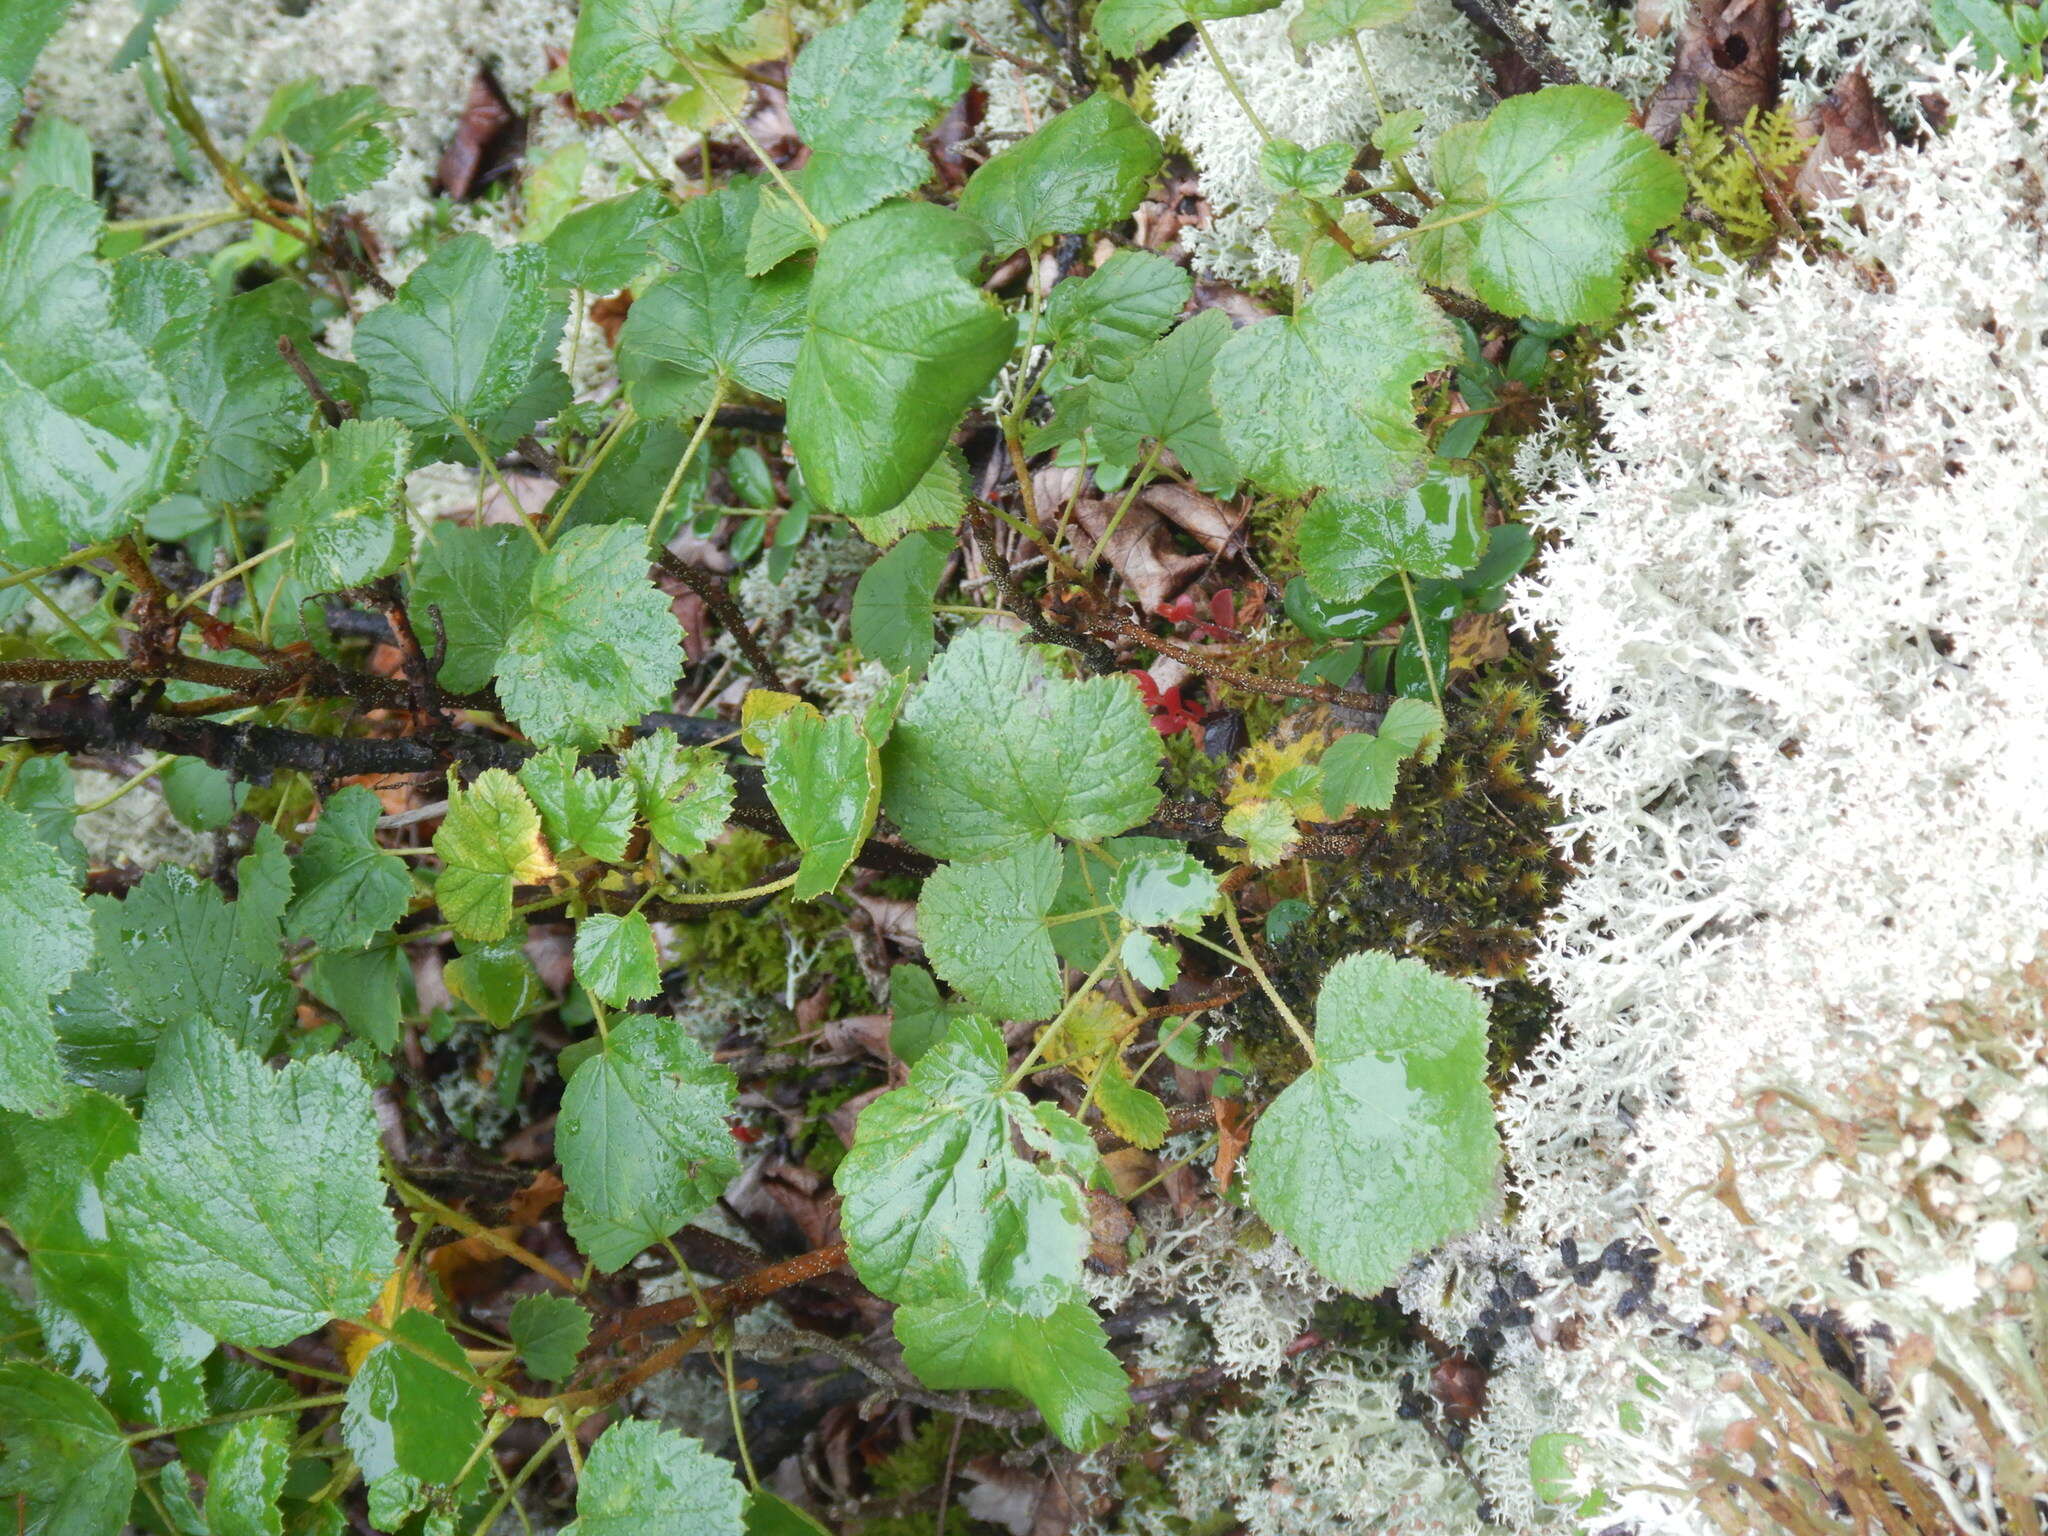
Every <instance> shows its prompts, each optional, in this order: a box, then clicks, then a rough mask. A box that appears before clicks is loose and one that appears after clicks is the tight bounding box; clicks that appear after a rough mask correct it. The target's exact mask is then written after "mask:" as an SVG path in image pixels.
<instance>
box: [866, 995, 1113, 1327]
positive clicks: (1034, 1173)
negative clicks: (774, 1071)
mask: <svg viewBox="0 0 2048 1536" xmlns="http://www.w3.org/2000/svg"><path fill="white" fill-rule="evenodd" d="M1008 1069H1009V1057H1008V1052H1007V1051H1006V1050H1005V1049H1004V1046H1003V1037H1002V1036H1001V1035H1000V1034H999V1033H998V1032H997V1031H996V1028H995V1026H994V1025H992V1024H989V1023H987V1022H986V1021H985V1020H982V1019H978V1018H966V1019H960V1020H956V1021H955V1022H954V1024H953V1025H952V1027H951V1028H950V1029H948V1031H947V1032H946V1037H945V1039H944V1040H942V1041H940V1042H939V1044H937V1045H935V1046H933V1047H932V1048H931V1049H930V1050H928V1051H926V1052H925V1054H924V1055H923V1057H922V1058H920V1059H919V1061H918V1063H917V1065H916V1066H914V1067H912V1068H911V1070H910V1081H909V1083H908V1084H907V1085H905V1086H904V1087H901V1088H898V1089H895V1090H894V1091H892V1092H889V1093H885V1094H883V1095H882V1096H881V1097H880V1098H879V1099H876V1100H875V1101H874V1102H873V1103H872V1104H870V1105H868V1106H867V1108H866V1109H864V1110H862V1111H861V1113H860V1120H859V1123H858V1126H857V1128H856V1131H855V1135H854V1144H853V1148H852V1150H850V1151H849V1152H848V1153H847V1154H846V1158H845V1160H844V1161H843V1162H841V1163H840V1165H839V1171H838V1173H837V1175H836V1176H835V1180H834V1182H835V1183H836V1184H837V1186H838V1188H839V1192H840V1194H841V1195H842V1196H843V1197H844V1199H843V1203H842V1205H841V1207H840V1221H841V1224H842V1226H843V1228H844V1230H845V1233H846V1242H847V1248H848V1251H849V1254H850V1256H851V1258H852V1260H853V1267H854V1270H855V1272H856V1273H857V1274H859V1276H860V1278H861V1280H862V1282H863V1283H864V1284H866V1286H867V1287H868V1289H869V1290H871V1291H873V1292H874V1293H875V1294H876V1295H878V1296H881V1297H883V1298H884V1299H886V1300H890V1301H898V1302H905V1303H915V1302H929V1301H949V1300H955V1299H958V1298H961V1297H968V1296H986V1297H989V1298H991V1299H995V1300H999V1301H1003V1302H1006V1303H1008V1304H1011V1305H1014V1306H1016V1307H1019V1308H1021V1309H1023V1310H1026V1311H1029V1312H1032V1313H1034V1314H1036V1315H1040V1316H1043V1315H1044V1314H1046V1313H1048V1312H1050V1311H1052V1310H1053V1309H1054V1308H1055V1307H1057V1306H1058V1305H1059V1304H1060V1303H1061V1302H1063V1301H1066V1300H1068V1299H1069V1298H1070V1297H1072V1296H1074V1295H1075V1294H1076V1288H1077V1286H1078V1284H1079V1280H1080V1266H1081V1256H1082V1253H1083V1252H1084V1250H1085V1249H1086V1247H1087V1244H1088V1236H1087V1229H1086V1225H1085V1222H1084V1217H1083V1210H1082V1203H1081V1192H1080V1190H1079V1188H1078V1187H1077V1186H1076V1185H1075V1183H1074V1182H1073V1180H1072V1179H1070V1178H1068V1177H1066V1176H1065V1175H1064V1174H1063V1173H1060V1172H1057V1171H1055V1165H1050V1164H1040V1163H1034V1162H1032V1161H1030V1160H1029V1159H1027V1158H1024V1157H1022V1156H1020V1155H1018V1153H1017V1152H1016V1151H1015V1150H1013V1148H1012V1145H1011V1137H1012V1133H1013V1131H1016V1130H1019V1129H1021V1128H1023V1127H1024V1126H1025V1125H1027V1124H1030V1123H1033V1122H1032V1113H1031V1106H1030V1105H1029V1104H1028V1103H1027V1102H1026V1101H1025V1099H1024V1096H1023V1095H1022V1094H1020V1093H1017V1092H1015V1091H1014V1090H1007V1089H1005V1088H1004V1086H1003V1080H1004V1078H1005V1076H1006V1075H1007V1073H1008Z"/></svg>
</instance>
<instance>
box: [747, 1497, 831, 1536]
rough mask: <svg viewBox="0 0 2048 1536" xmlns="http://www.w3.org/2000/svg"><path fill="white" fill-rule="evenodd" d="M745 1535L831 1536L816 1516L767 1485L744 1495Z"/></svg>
mask: <svg viewBox="0 0 2048 1536" xmlns="http://www.w3.org/2000/svg"><path fill="white" fill-rule="evenodd" d="M747 1536H832V1532H831V1531H830V1530H828V1529H827V1528H826V1527H825V1526H824V1525H823V1524H821V1523H820V1522H819V1520H818V1519H817V1517H816V1516H814V1515H812V1514H810V1513H809V1512H807V1511H805V1510H801V1509H799V1508H797V1507H796V1505H794V1504H792V1503H790V1502H789V1500H787V1499H785V1498H783V1497H782V1496H781V1495H780V1494H774V1493H770V1492H769V1491H768V1490H767V1489H766V1488H756V1489H755V1490H754V1491H753V1492H752V1493H750V1494H748V1495H747Z"/></svg>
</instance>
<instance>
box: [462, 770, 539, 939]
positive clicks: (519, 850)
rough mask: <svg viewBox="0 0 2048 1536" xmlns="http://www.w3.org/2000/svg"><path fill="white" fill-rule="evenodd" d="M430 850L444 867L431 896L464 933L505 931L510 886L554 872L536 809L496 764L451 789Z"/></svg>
mask: <svg viewBox="0 0 2048 1536" xmlns="http://www.w3.org/2000/svg"><path fill="white" fill-rule="evenodd" d="M434 852H435V853H436V854H438V855H440V858H441V863H442V865H443V866H444V868H443V869H442V871H441V875H440V878H439V879H438V880H436V881H435V882H434V899H435V900H436V901H437V902H439V903H440V905H441V916H442V917H444V918H446V919H447V921H448V925H449V926H450V927H451V928H453V929H454V930H455V931H456V932H457V933H458V934H460V935H461V936H462V937H463V938H466V939H497V938H502V937H504V935H505V932H506V930H507V929H509V928H510V927H511V926H512V887H513V886H515V885H520V884H534V883H537V882H539V881H542V880H545V879H547V878H548V877H549V876H550V875H552V874H554V872H555V861H554V858H553V857H552V856H551V855H550V854H549V852H548V846H547V844H546V843H545V842H543V841H542V840H541V835H540V812H538V811H536V810H535V809H534V808H533V802H532V801H531V800H529V799H527V798H526V791H525V790H523V789H521V788H520V787H519V781H518V780H517V779H515V778H513V777H512V775H511V774H509V773H507V772H506V771H505V770H504V769H502V768H488V769H486V770H484V772H482V773H480V774H478V775H477V779H476V782H475V783H474V784H472V785H470V786H469V788H467V789H463V788H461V787H460V786H455V787H451V788H450V790H449V793H448V814H447V816H445V817H444V818H443V819H442V821H441V829H440V831H438V832H436V833H435V834H434Z"/></svg>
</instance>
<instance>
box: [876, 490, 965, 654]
mask: <svg viewBox="0 0 2048 1536" xmlns="http://www.w3.org/2000/svg"><path fill="white" fill-rule="evenodd" d="M938 462H940V463H944V462H945V460H944V459H940V460H939V461H938ZM952 557H953V540H952V539H951V538H949V537H948V536H947V535H945V534H943V533H937V532H934V531H933V530H931V529H928V528H926V529H917V530H915V531H913V532H911V533H907V534H905V535H904V536H903V537H902V538H901V539H898V540H897V541H896V543H895V544H893V545H891V546H890V548H889V549H887V550H886V551H884V552H883V554H882V557H881V558H880V559H879V560H877V561H876V562H875V563H874V564H873V565H871V566H869V567H868V568H867V569H866V570H865V571H862V572H861V575H860V581H859V583H858V584H857V585H856V586H855V587H854V589H853V614H852V624H853V643H854V644H855V645H857V646H859V647H860V648H861V651H862V652H863V653H864V654H866V655H868V656H872V657H873V658H874V659H875V660H876V661H879V662H880V663H881V664H882V665H883V666H885V667H887V668H888V669H889V670H890V671H891V672H908V673H910V674H911V675H912V676H916V675H917V674H919V673H921V672H923V671H924V669H925V664H926V663H927V662H929V661H930V660H931V659H932V648H933V642H932V601H933V599H934V597H936V595H937V593H938V590H939V578H940V577H942V576H943V575H945V572H946V563H947V561H949V560H951V559H952Z"/></svg>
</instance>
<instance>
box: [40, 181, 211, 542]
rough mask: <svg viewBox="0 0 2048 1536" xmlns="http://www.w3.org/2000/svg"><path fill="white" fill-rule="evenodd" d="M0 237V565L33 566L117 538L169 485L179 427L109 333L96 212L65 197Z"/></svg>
mask: <svg viewBox="0 0 2048 1536" xmlns="http://www.w3.org/2000/svg"><path fill="white" fill-rule="evenodd" d="M9 213H10V217H9V218H8V221H7V227H6V230H5V232H4V233H0V462H4V463H5V464H6V465H7V473H6V474H5V475H4V476H0V559H6V560H8V561H10V562H12V563H13V564H15V565H42V564H45V563H47V562H49V561H52V560H55V559H57V558H58V557H59V556H61V555H62V554H63V553H64V551H65V549H66V548H67V547H69V546H70V545H71V544H73V543H77V544H85V543H90V542H92V541H94V540H97V539H103V538H106V537H107V536H108V535H110V534H113V533H117V532H119V531H121V530H122V529H123V528H125V527H127V526H128V524H130V523H132V522H133V521H135V520H136V519H137V518H139V517H141V516H142V514H143V513H144V512H146V511H148V510H149V508H150V507H151V506H153V505H154V504H155V503H156V502H157V501H158V500H159V499H161V498H162V496H163V495H164V493H165V492H167V491H169V490H170V489H172V487H173V482H174V480H175V478H176V475H177V471H178V468H179V461H180V455H181V450H182V447H183V443H184V438H185V422H184V417H183V416H182V415H181V414H180V413H179V411H178V408H177V407H176V406H175V405H174V404H173V403H172V400H171V393H170V390H169V388H168V387H167V386H166V385H165V383H164V380H163V378H162V377H161V376H160V375H159V374H158V373H157V371H156V369H155V368H153V367H152V366H151V365H150V361H149V359H148V357H146V356H145V355H144V353H143V351H142V348H141V347H140V346H138V345H137V344H136V343H135V341H134V340H133V339H132V338H130V337H129V335H128V334H127V333H126V332H125V331H123V330H122V329H121V328H120V327H119V326H118V325H116V324H115V323H114V318H113V312H112V302H111V291H110V285H109V282H108V278H107V269H106V268H105V267H104V266H103V265H102V264H101V263H100V262H99V261H98V260H96V259H95V257H94V255H93V253H94V251H95V250H96V249H97V247H98V245H99V240H100V234H101V225H100V211H99V208H98V206H97V205H95V204H94V203H92V202H90V201H89V200H87V199H85V198H82V197H80V196H78V195H77V194H76V193H73V192H69V191H66V190H65V189H63V188H61V187H38V188H36V189H35V190H34V191H33V192H31V193H29V194H28V196H26V197H24V198H22V199H20V200H19V201H18V202H16V203H14V204H13V206H12V207H11V208H10V210H9Z"/></svg>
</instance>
